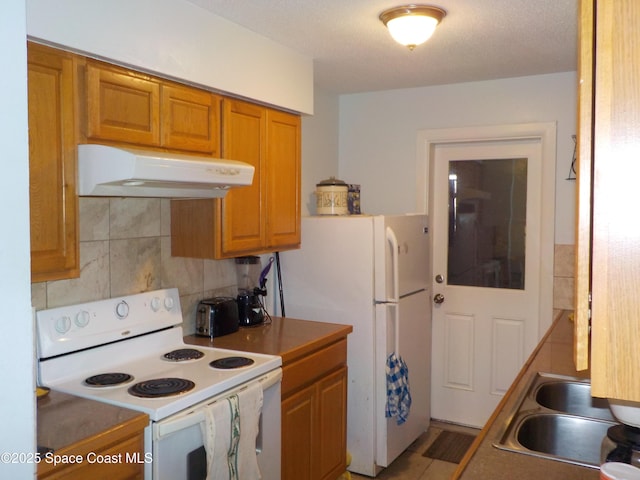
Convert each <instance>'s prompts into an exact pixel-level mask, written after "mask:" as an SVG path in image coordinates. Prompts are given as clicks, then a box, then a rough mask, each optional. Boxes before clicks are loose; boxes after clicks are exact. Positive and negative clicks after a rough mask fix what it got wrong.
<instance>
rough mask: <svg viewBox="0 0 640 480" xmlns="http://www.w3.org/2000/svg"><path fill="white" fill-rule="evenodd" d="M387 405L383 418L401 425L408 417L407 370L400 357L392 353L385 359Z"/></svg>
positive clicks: (409, 403) (409, 395) (408, 391)
mask: <svg viewBox="0 0 640 480" xmlns="http://www.w3.org/2000/svg"><path fill="white" fill-rule="evenodd" d="M386 373H387V405H386V407H385V416H386V417H387V418H391V417H396V422H397V423H398V425H402V424H403V423H404V422H405V421H406V420H407V417H408V416H409V410H410V408H411V392H410V390H409V368H408V367H407V364H406V363H405V361H404V360H403V359H402V357H400V356H398V355H396V353H395V352H394V353H392V354H391V355H389V357H388V358H387V365H386Z"/></svg>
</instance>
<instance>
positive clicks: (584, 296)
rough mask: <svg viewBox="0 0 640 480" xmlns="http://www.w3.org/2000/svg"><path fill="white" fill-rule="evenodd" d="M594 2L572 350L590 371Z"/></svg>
mask: <svg viewBox="0 0 640 480" xmlns="http://www.w3.org/2000/svg"><path fill="white" fill-rule="evenodd" d="M593 23H594V11H593V0H581V2H580V16H579V45H580V52H579V53H580V54H579V55H578V74H579V75H580V82H579V83H578V123H579V128H578V139H577V142H578V143H577V149H578V151H577V160H578V161H577V170H578V175H577V182H576V187H577V197H576V222H577V226H576V259H575V308H574V315H575V319H574V336H575V347H574V349H573V353H574V361H575V365H576V370H586V369H587V368H589V326H590V314H591V312H590V308H591V306H590V302H589V296H590V292H591V165H592V152H591V139H592V133H593V132H592V130H593V106H592V100H593V35H594V30H593Z"/></svg>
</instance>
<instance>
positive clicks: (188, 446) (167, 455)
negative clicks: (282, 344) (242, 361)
mask: <svg viewBox="0 0 640 480" xmlns="http://www.w3.org/2000/svg"><path fill="white" fill-rule="evenodd" d="M281 379H282V370H281V369H277V370H273V371H271V372H269V373H267V374H266V375H263V376H262V377H260V378H259V379H257V380H253V381H252V382H250V383H253V382H260V385H261V387H262V391H263V400H262V413H261V416H260V426H259V428H260V430H259V433H258V437H257V441H256V451H257V453H258V466H259V468H260V473H261V474H262V478H263V479H264V480H279V479H280V452H281V447H280V435H281V432H280V418H281V407H280V391H281V389H280V384H281ZM245 385H247V384H245ZM243 386H244V385H243ZM243 386H239V387H237V388H234V389H232V390H229V391H227V392H225V393H223V394H222V395H220V396H218V397H214V398H211V399H209V400H207V401H205V402H202V403H201V404H199V405H196V406H194V407H192V408H189V409H187V410H183V411H182V412H179V413H177V414H175V415H173V416H171V417H168V418H165V419H163V420H160V421H158V422H155V423H154V424H153V480H205V479H206V478H207V461H206V453H205V449H204V442H203V439H202V433H201V429H200V424H201V423H202V422H204V407H205V406H206V405H208V404H210V403H212V402H214V401H216V400H219V399H223V398H225V397H228V396H231V395H233V394H234V393H235V392H237V391H239V390H240V389H242V388H243Z"/></svg>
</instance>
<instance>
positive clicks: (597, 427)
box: [516, 413, 611, 466]
mask: <svg viewBox="0 0 640 480" xmlns="http://www.w3.org/2000/svg"><path fill="white" fill-rule="evenodd" d="M609 427H611V423H610V422H605V421H601V420H596V419H592V418H584V417H578V416H574V415H562V414H556V413H550V414H536V415H531V416H528V417H526V418H525V419H524V420H523V421H522V422H521V423H520V425H519V426H518V428H517V433H516V438H517V440H518V443H519V444H520V445H522V446H523V447H525V448H528V449H529V450H532V451H534V452H539V453H543V454H548V455H552V456H554V457H556V459H558V460H560V459H566V460H568V461H571V462H575V463H578V464H582V465H588V466H597V465H599V464H600V444H601V442H602V439H603V438H604V436H605V435H606V434H607V430H608V429H609Z"/></svg>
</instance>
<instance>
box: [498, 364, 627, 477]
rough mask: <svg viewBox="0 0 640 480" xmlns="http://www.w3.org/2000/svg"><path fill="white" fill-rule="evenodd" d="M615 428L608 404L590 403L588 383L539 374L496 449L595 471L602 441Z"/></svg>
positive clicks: (501, 435) (598, 400) (511, 418)
mask: <svg viewBox="0 0 640 480" xmlns="http://www.w3.org/2000/svg"><path fill="white" fill-rule="evenodd" d="M615 424H616V423H615V420H614V419H613V417H612V415H611V413H610V412H609V408H608V406H607V401H606V400H604V399H598V398H592V397H591V385H590V383H589V381H588V380H584V379H579V378H575V377H565V376H559V375H552V374H546V373H537V374H536V375H534V376H533V377H532V379H531V381H530V382H529V385H528V387H527V388H526V389H525V390H524V393H523V395H522V397H521V398H520V399H519V401H518V402H516V403H515V406H514V409H513V411H512V412H510V414H509V415H508V417H507V420H506V421H505V424H504V426H503V429H502V432H501V434H500V436H499V437H498V438H499V440H498V441H497V442H496V443H494V446H495V447H497V448H500V449H503V450H510V451H514V452H518V453H524V454H527V455H534V456H537V457H542V458H548V459H552V460H558V461H562V462H567V463H573V464H576V465H582V466H586V467H592V468H598V466H599V465H600V445H601V443H602V439H603V438H604V437H605V435H606V434H607V430H608V429H609V427H611V426H613V425H615Z"/></svg>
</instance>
